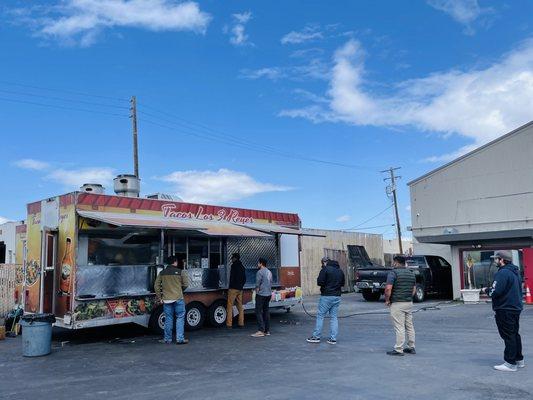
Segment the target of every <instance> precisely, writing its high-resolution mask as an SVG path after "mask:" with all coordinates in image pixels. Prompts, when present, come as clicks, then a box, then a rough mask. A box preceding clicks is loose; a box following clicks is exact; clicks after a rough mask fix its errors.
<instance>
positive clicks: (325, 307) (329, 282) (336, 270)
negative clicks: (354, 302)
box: [307, 257, 345, 344]
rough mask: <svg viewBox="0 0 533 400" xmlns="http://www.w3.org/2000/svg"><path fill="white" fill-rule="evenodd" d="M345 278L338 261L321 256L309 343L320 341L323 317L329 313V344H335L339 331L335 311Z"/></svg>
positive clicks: (337, 308) (339, 300)
mask: <svg viewBox="0 0 533 400" xmlns="http://www.w3.org/2000/svg"><path fill="white" fill-rule="evenodd" d="M344 283H345V278H344V272H342V270H341V268H340V266H339V263H338V262H337V261H334V260H329V259H328V258H327V257H324V258H322V269H321V270H320V273H319V274H318V278H317V285H318V286H320V300H319V301H318V312H317V316H316V326H315V330H314V332H313V335H312V336H311V337H310V338H308V339H307V341H308V342H309V343H320V336H321V335H322V327H323V325H324V318H325V317H326V315H327V314H329V318H330V322H329V339H328V340H327V342H328V343H329V344H337V335H338V333H339V321H338V319H337V312H338V311H339V306H340V304H341V291H342V287H343V286H344Z"/></svg>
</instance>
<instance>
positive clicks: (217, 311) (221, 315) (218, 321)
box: [207, 299, 228, 328]
mask: <svg viewBox="0 0 533 400" xmlns="http://www.w3.org/2000/svg"><path fill="white" fill-rule="evenodd" d="M226 303H227V302H226V300H224V299H220V300H216V301H214V302H213V304H211V305H210V306H209V308H208V310H207V319H208V320H209V325H211V326H214V327H215V328H219V327H221V326H224V325H226V319H227V317H228V313H227V311H226Z"/></svg>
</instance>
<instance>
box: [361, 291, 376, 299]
mask: <svg viewBox="0 0 533 400" xmlns="http://www.w3.org/2000/svg"><path fill="white" fill-rule="evenodd" d="M361 293H362V295H363V299H365V300H366V301H379V299H380V298H381V292H372V290H363V291H362V292H361Z"/></svg>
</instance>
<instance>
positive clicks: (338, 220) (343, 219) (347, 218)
mask: <svg viewBox="0 0 533 400" xmlns="http://www.w3.org/2000/svg"><path fill="white" fill-rule="evenodd" d="M351 219H352V217H350V216H349V215H341V216H340V217H338V218H337V219H336V220H335V221H337V222H348V221H349V220H351Z"/></svg>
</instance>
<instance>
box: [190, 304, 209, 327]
mask: <svg viewBox="0 0 533 400" xmlns="http://www.w3.org/2000/svg"><path fill="white" fill-rule="evenodd" d="M206 314H207V312H206V309H205V306H204V305H203V304H202V303H200V302H199V301H193V302H191V303H189V304H187V306H186V308H185V330H187V331H197V330H198V329H201V328H202V326H204V322H205V317H206Z"/></svg>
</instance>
